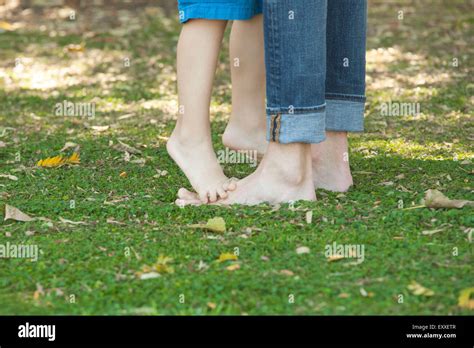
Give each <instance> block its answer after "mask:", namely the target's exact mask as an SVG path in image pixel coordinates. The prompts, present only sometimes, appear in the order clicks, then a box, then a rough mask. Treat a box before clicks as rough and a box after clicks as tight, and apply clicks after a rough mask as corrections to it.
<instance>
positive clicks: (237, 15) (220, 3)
mask: <svg viewBox="0 0 474 348" xmlns="http://www.w3.org/2000/svg"><path fill="white" fill-rule="evenodd" d="M262 5H263V0H178V10H179V20H180V21H181V23H184V22H187V21H188V20H190V19H193V18H199V19H220V20H245V19H251V18H252V17H253V16H255V15H257V14H260V13H262Z"/></svg>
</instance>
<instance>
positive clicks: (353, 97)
mask: <svg viewBox="0 0 474 348" xmlns="http://www.w3.org/2000/svg"><path fill="white" fill-rule="evenodd" d="M325 98H326V100H347V101H353V102H365V100H366V97H365V95H357V94H342V93H326V96H325Z"/></svg>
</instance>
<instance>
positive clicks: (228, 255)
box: [217, 253, 238, 262]
mask: <svg viewBox="0 0 474 348" xmlns="http://www.w3.org/2000/svg"><path fill="white" fill-rule="evenodd" d="M237 259H238V257H237V255H235V254H232V253H223V254H220V256H219V259H218V260H217V261H218V262H224V261H229V260H233V261H236V260H237Z"/></svg>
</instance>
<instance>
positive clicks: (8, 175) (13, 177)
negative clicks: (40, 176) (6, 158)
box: [0, 174, 18, 181]
mask: <svg viewBox="0 0 474 348" xmlns="http://www.w3.org/2000/svg"><path fill="white" fill-rule="evenodd" d="M0 178H6V179H10V180H13V181H18V177H16V176H15V175H10V174H0Z"/></svg>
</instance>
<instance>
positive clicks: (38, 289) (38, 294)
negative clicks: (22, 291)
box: [33, 283, 44, 301]
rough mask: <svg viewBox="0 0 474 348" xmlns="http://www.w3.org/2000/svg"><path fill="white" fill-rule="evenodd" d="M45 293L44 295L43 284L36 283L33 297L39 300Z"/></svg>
mask: <svg viewBox="0 0 474 348" xmlns="http://www.w3.org/2000/svg"><path fill="white" fill-rule="evenodd" d="M43 295H44V289H43V286H42V285H41V284H40V283H36V290H35V292H34V293H33V299H34V300H35V301H38V300H39V299H40V297H41V296H43Z"/></svg>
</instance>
